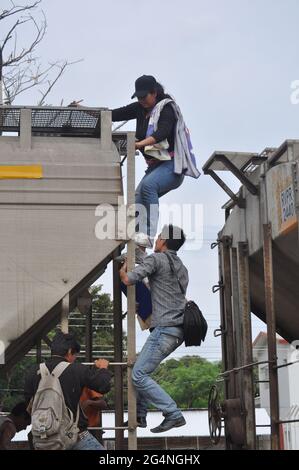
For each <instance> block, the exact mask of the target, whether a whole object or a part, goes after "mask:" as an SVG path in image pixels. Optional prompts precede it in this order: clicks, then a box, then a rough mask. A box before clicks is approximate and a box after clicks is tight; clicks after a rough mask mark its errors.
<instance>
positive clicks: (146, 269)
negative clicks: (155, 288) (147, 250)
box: [119, 255, 157, 286]
mask: <svg viewBox="0 0 299 470" xmlns="http://www.w3.org/2000/svg"><path fill="white" fill-rule="evenodd" d="M156 269H157V260H156V258H155V256H154V255H149V256H147V257H146V258H144V260H143V262H142V263H141V264H139V265H138V266H136V267H135V268H134V269H132V271H131V272H129V273H128V272H127V263H124V265H123V266H122V268H121V269H120V270H119V275H120V279H121V281H122V282H123V283H124V284H125V285H126V286H132V285H133V284H136V282H138V281H142V279H144V278H145V277H148V276H150V275H151V274H153V273H154V272H155V271H156Z"/></svg>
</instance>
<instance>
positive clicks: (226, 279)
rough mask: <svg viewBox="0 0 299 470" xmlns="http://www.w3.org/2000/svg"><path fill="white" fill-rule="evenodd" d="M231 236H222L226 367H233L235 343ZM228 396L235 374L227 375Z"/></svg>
mask: <svg viewBox="0 0 299 470" xmlns="http://www.w3.org/2000/svg"><path fill="white" fill-rule="evenodd" d="M230 248H231V238H230V237H226V236H225V237H223V239H222V258H223V259H222V262H223V265H222V268H223V284H224V293H223V300H224V321H225V325H224V326H225V338H226V341H225V344H226V359H227V367H228V369H233V368H234V367H235V345H234V333H233V312H232V284H231V263H230ZM227 392H228V396H227V397H226V398H235V395H236V389H235V376H234V374H230V375H229V379H228V385H227Z"/></svg>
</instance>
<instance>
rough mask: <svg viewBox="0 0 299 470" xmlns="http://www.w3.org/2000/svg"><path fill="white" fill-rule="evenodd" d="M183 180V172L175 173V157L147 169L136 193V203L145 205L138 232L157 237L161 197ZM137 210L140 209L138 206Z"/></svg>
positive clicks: (139, 219) (140, 215) (141, 213)
mask: <svg viewBox="0 0 299 470" xmlns="http://www.w3.org/2000/svg"><path fill="white" fill-rule="evenodd" d="M183 180H184V175H183V174H182V175H177V174H176V173H174V161H173V159H171V160H167V161H165V162H163V163H160V164H159V165H158V166H156V167H149V168H148V169H147V170H146V172H145V175H144V177H143V178H142V180H141V181H140V183H139V185H138V186H137V189H136V193H135V203H136V204H141V205H143V206H144V210H143V211H140V214H139V217H138V221H139V230H137V231H138V232H142V233H146V234H147V235H149V237H150V238H154V237H155V235H156V233H157V227H158V220H159V198H160V197H162V196H164V195H165V194H167V193H168V192H169V191H171V190H172V189H176V188H178V187H179V186H180V185H181V184H182V182H183ZM136 210H137V211H138V207H136Z"/></svg>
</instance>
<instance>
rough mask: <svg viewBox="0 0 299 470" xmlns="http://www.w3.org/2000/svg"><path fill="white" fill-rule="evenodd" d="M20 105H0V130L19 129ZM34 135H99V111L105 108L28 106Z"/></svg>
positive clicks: (15, 130) (11, 130)
mask: <svg viewBox="0 0 299 470" xmlns="http://www.w3.org/2000/svg"><path fill="white" fill-rule="evenodd" d="M21 109H26V108H25V107H23V108H22V107H20V106H2V107H0V131H2V132H19V131H20V116H21ZM27 109H31V110H32V115H31V119H32V124H31V127H32V132H33V133H34V134H35V135H36V134H39V135H49V134H52V135H57V134H58V135H71V136H73V135H86V136H99V134H100V116H101V111H102V110H105V109H106V108H66V107H30V108H27Z"/></svg>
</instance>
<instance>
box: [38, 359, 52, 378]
mask: <svg viewBox="0 0 299 470" xmlns="http://www.w3.org/2000/svg"><path fill="white" fill-rule="evenodd" d="M38 372H39V373H40V375H41V378H42V379H44V378H45V377H47V375H50V372H49V369H48V367H47V366H46V364H45V363H44V362H42V363H41V364H40V365H39V371H38ZM38 372H37V373H38Z"/></svg>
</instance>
